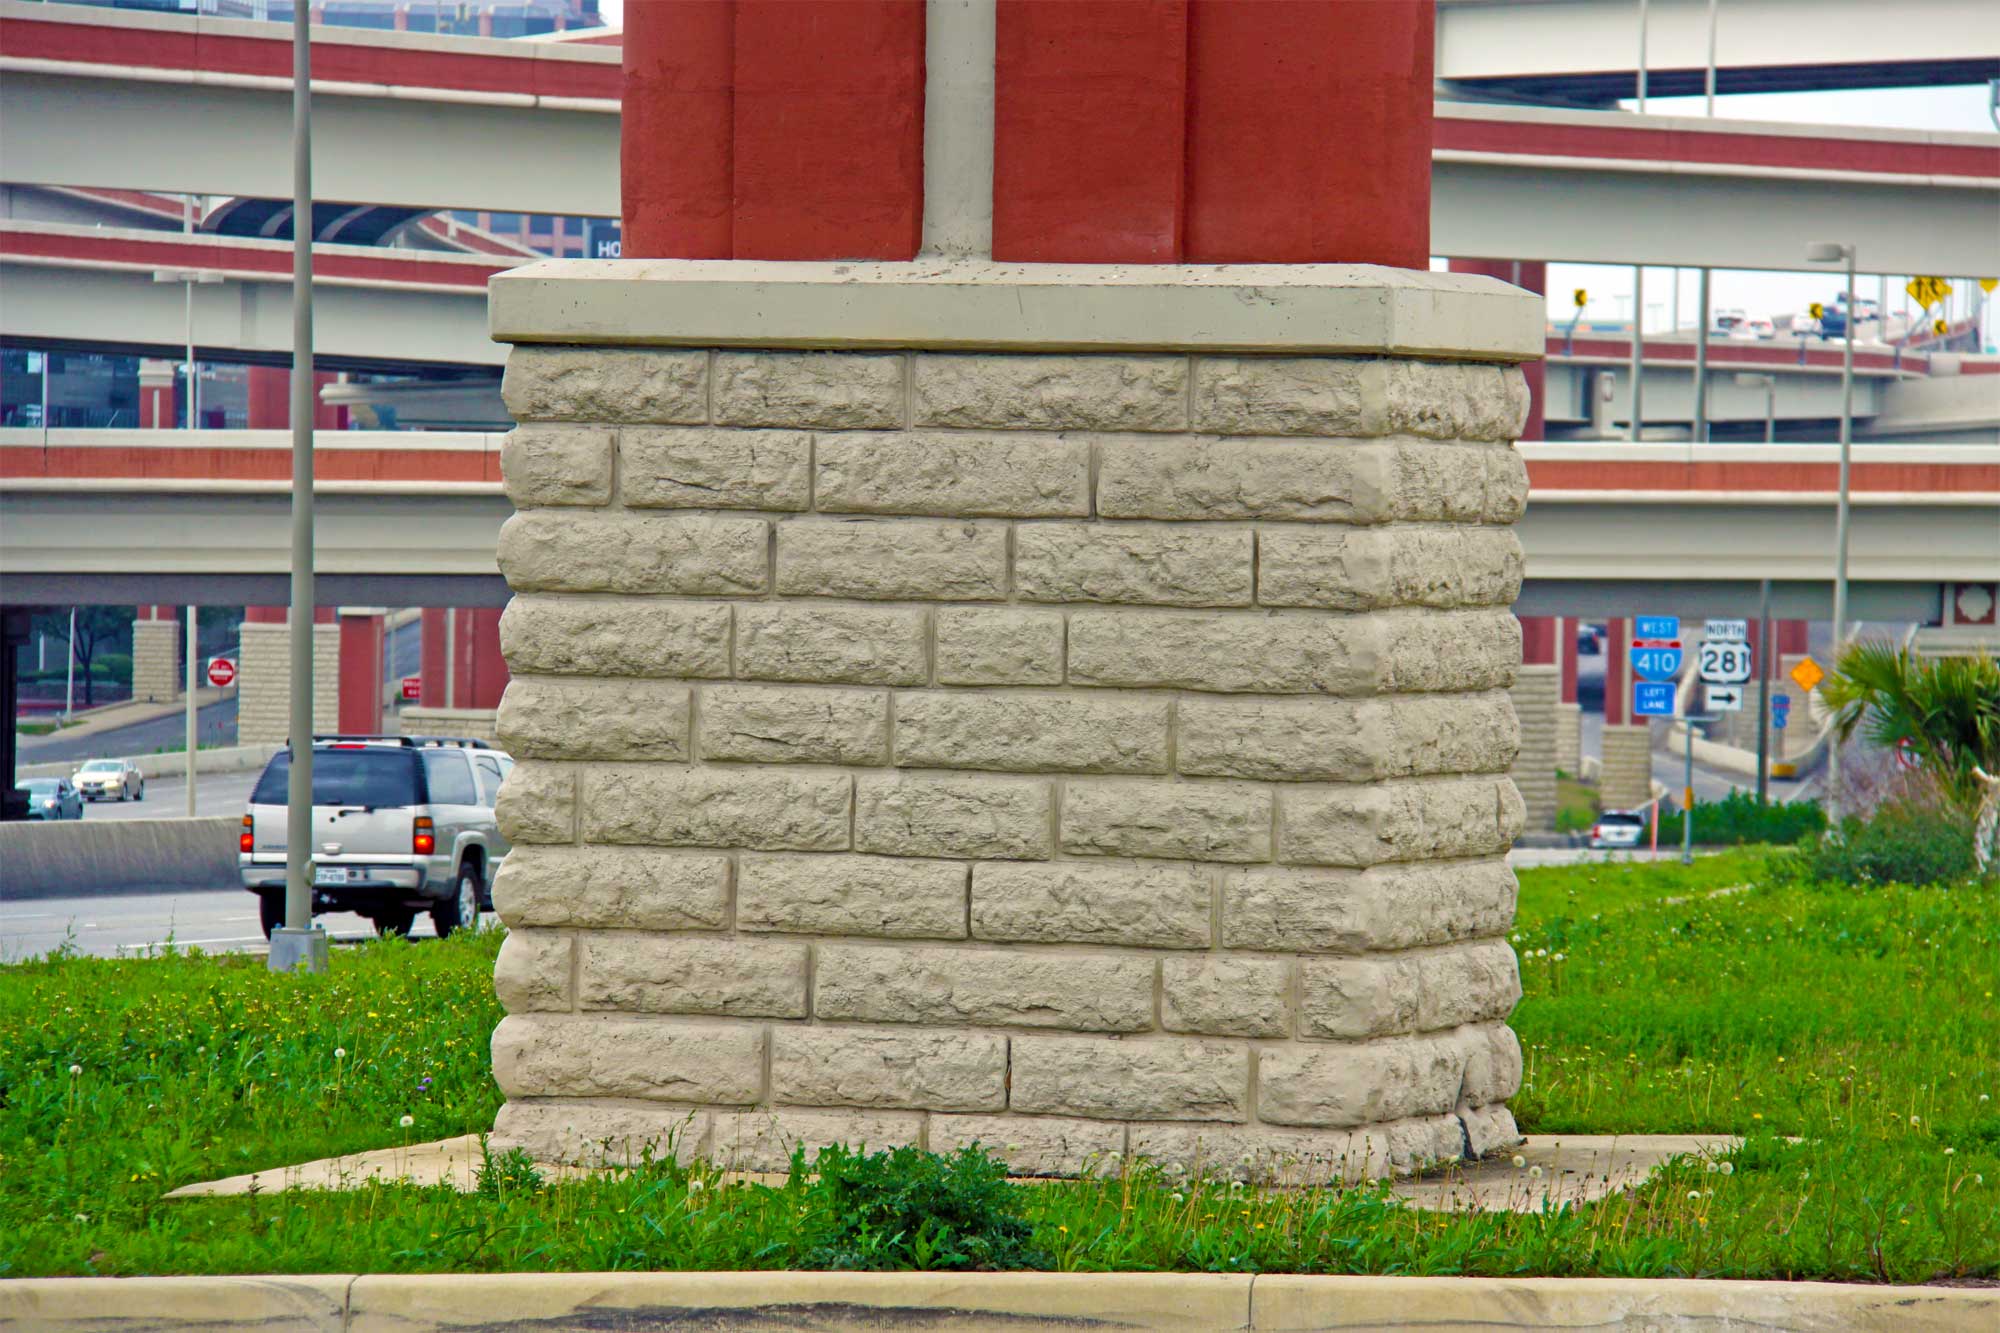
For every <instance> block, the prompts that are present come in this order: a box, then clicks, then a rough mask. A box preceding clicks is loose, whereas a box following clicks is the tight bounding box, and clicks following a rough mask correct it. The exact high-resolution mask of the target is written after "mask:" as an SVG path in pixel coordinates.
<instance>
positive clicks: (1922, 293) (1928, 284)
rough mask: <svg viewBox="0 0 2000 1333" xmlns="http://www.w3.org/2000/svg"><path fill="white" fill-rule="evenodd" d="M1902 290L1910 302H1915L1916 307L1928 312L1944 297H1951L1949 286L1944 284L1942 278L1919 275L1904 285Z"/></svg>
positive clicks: (1946, 283)
mask: <svg viewBox="0 0 2000 1333" xmlns="http://www.w3.org/2000/svg"><path fill="white" fill-rule="evenodd" d="M1903 290H1904V291H1906V292H1908V293H1909V294H1910V299H1911V300H1912V301H1915V302H1916V303H1917V304H1918V305H1920V306H1922V307H1923V308H1924V309H1926V310H1929V309H1930V308H1931V307H1932V306H1934V305H1936V304H1937V303H1938V302H1939V301H1942V300H1944V298H1945V297H1947V296H1950V295H1951V284H1950V283H1948V282H1946V281H1945V280H1944V279H1943V278H1933V277H1927V276H1921V275H1920V276H1918V277H1914V278H1911V279H1910V280H1909V282H1908V283H1907V284H1905V285H1904V287H1903Z"/></svg>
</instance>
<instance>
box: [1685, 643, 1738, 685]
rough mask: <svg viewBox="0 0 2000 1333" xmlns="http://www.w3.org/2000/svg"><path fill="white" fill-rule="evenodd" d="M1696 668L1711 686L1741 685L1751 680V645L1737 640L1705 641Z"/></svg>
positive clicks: (1696, 661) (1699, 652)
mask: <svg viewBox="0 0 2000 1333" xmlns="http://www.w3.org/2000/svg"><path fill="white" fill-rule="evenodd" d="M1695 668H1696V670H1698V671H1699V672H1700V673H1701V678H1702V680H1703V682H1704V683H1706V684H1709V685H1741V684H1742V683H1743V682H1744V681H1746V680H1748V679H1750V645H1749V644H1747V643H1743V642H1740V641H1738V640H1735V639H1708V640H1705V641H1704V642H1703V643H1702V645H1701V648H1700V649H1699V651H1698V652H1697V654H1696V656H1695Z"/></svg>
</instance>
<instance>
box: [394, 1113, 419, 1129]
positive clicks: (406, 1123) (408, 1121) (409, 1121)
mask: <svg viewBox="0 0 2000 1333" xmlns="http://www.w3.org/2000/svg"><path fill="white" fill-rule="evenodd" d="M396 1123H397V1124H399V1125H401V1126H402V1127H403V1128H404V1129H408V1128H409V1127H410V1126H411V1125H414V1124H416V1123H417V1118H416V1117H415V1116H413V1115H406V1116H404V1117H403V1118H402V1119H401V1120H398V1121H397V1122H396Z"/></svg>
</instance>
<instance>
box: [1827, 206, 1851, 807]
mask: <svg viewBox="0 0 2000 1333" xmlns="http://www.w3.org/2000/svg"><path fill="white" fill-rule="evenodd" d="M1846 249H1847V321H1846V323H1847V336H1846V337H1845V338H1844V339H1843V340H1842V344H1843V345H1842V350H1841V358H1840V508H1839V510H1838V512H1837V515H1836V517H1835V519H1834V535H1833V660H1834V664H1835V665H1836V666H1837V665H1839V663H1840V653H1841V649H1842V648H1844V647H1845V646H1846V644H1847V530H1848V520H1849V513H1850V504H1849V499H1848V472H1849V463H1850V455H1851V454H1852V452H1853V438H1854V263H1855V247H1853V246H1852V245H1849V246H1847V247H1846ZM1826 783H1827V791H1826V809H1827V817H1828V820H1829V821H1830V822H1831V823H1832V826H1833V827H1834V828H1835V829H1838V828H1839V827H1840V825H1839V822H1838V819H1839V815H1838V810H1839V805H1840V740H1839V738H1838V737H1837V736H1836V737H1834V738H1833V739H1831V740H1830V741H1829V742H1828V745H1827V752H1826Z"/></svg>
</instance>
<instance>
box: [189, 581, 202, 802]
mask: <svg viewBox="0 0 2000 1333" xmlns="http://www.w3.org/2000/svg"><path fill="white" fill-rule="evenodd" d="M200 627H201V612H200V608H199V607H197V606H195V605H193V604H192V603H190V604H189V605H188V609H187V812H188V818H189V819H193V818H194V740H195V706H194V695H195V686H196V676H195V659H196V658H197V656H198V655H199V653H198V644H199V642H200V638H201V628H200Z"/></svg>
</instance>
